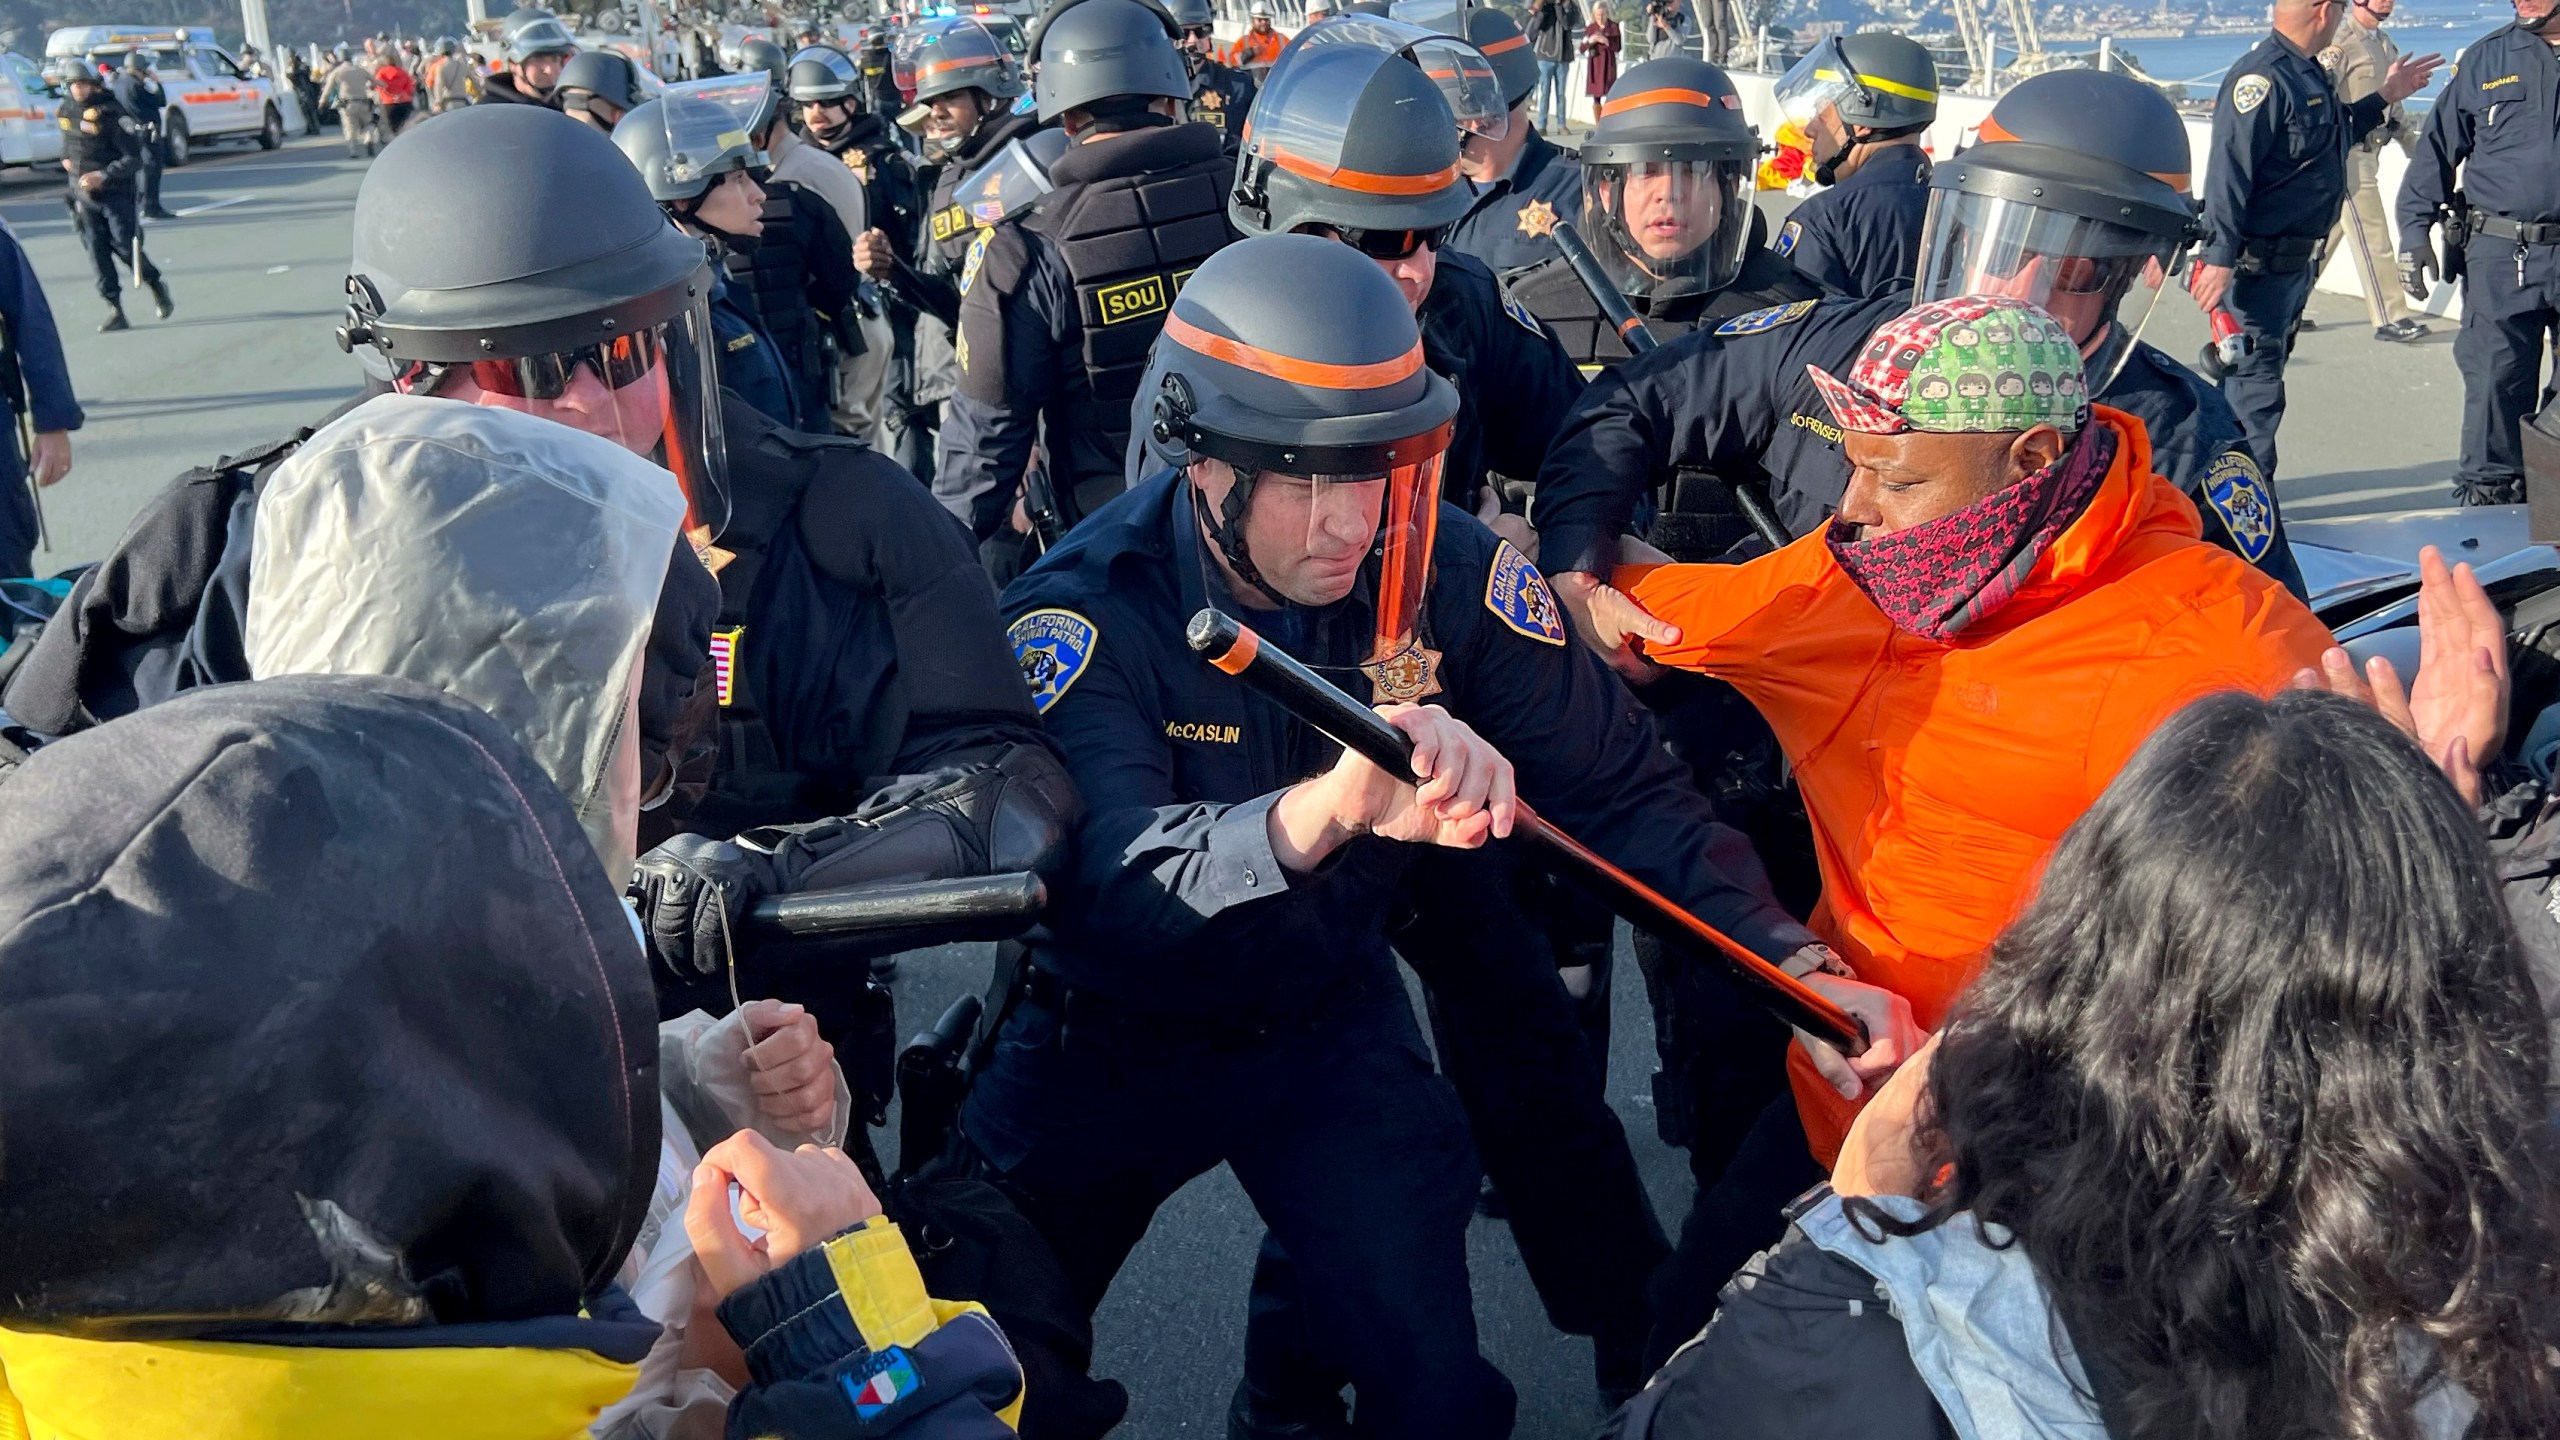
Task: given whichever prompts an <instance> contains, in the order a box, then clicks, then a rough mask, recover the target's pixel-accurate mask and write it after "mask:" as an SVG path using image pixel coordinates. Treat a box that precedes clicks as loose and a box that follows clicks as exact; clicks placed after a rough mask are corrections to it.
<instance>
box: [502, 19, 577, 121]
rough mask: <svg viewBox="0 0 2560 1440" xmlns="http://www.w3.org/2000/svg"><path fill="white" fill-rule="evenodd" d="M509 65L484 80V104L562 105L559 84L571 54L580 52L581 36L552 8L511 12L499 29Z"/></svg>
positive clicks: (553, 106)
mask: <svg viewBox="0 0 2560 1440" xmlns="http://www.w3.org/2000/svg"><path fill="white" fill-rule="evenodd" d="M499 44H500V45H501V46H503V47H504V53H505V55H506V57H507V69H505V70H503V71H501V72H500V73H498V74H495V75H492V76H490V77H489V78H488V79H486V80H484V81H482V82H481V83H480V100H479V103H480V104H483V105H543V106H548V107H550V108H551V109H554V110H557V109H559V108H560V98H559V95H558V94H557V92H556V89H555V87H556V86H557V85H558V84H559V81H560V71H561V69H562V68H563V67H564V66H566V65H567V64H568V63H569V57H570V56H572V55H575V54H577V53H578V41H577V38H576V37H575V36H573V35H571V34H570V33H569V27H568V26H566V25H563V24H561V23H560V21H559V18H558V17H557V16H555V15H553V14H552V13H551V12H550V11H548V10H536V9H533V8H531V7H527V8H524V9H520V10H517V11H516V12H514V13H513V14H511V15H509V16H507V18H506V22H505V25H504V27H503V28H502V29H501V30H500V31H499Z"/></svg>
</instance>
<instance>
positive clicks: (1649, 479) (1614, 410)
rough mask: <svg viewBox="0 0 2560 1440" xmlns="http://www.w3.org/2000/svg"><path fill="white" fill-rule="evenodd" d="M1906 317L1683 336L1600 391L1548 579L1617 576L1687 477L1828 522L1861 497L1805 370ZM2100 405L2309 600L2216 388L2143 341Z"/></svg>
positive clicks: (1551, 491)
mask: <svg viewBox="0 0 2560 1440" xmlns="http://www.w3.org/2000/svg"><path fill="white" fill-rule="evenodd" d="M1907 308H1909V301H1908V299H1907V298H1906V297H1903V296H1899V295H1889V296H1879V297H1876V298H1873V299H1867V300H1849V299H1829V300H1819V301H1815V300H1799V301H1796V302H1795V303H1793V304H1790V305H1783V306H1778V307H1775V308H1773V309H1768V310H1762V311H1758V312H1755V313H1753V314H1750V315H1745V316H1742V317H1739V318H1737V319H1734V320H1728V321H1726V322H1725V323H1724V324H1722V325H1719V326H1717V327H1716V328H1715V329H1713V330H1700V331H1696V332H1694V333H1692V334H1689V335H1686V336H1683V337H1681V338H1680V339H1678V340H1676V341H1673V342H1672V343H1671V344H1668V345H1665V346H1663V347H1662V348H1661V349H1659V350H1657V351H1655V352H1653V353H1652V354H1650V355H1645V356H1640V357H1638V358H1636V359H1634V360H1631V361H1628V362H1626V363H1624V364H1622V365H1619V366H1616V367H1614V368H1612V369H1611V370H1609V371H1608V372H1607V373H1605V374H1603V375H1602V376H1601V377H1600V378H1598V379H1597V380H1595V381H1593V382H1592V385H1591V388H1590V390H1588V391H1587V392H1585V394H1584V396H1583V401H1582V404H1581V405H1580V406H1578V407H1577V408H1576V409H1575V411H1574V413H1573V415H1572V416H1571V417H1570V418H1568V419H1567V420H1566V422H1565V428H1564V431H1563V433H1561V434H1559V435H1558V436H1557V437H1556V439H1555V442H1554V444H1553V445H1551V446H1550V447H1549V449H1548V451H1547V465H1546V468H1545V469H1544V470H1543V471H1541V472H1540V473H1539V477H1538V530H1539V542H1538V543H1539V553H1540V554H1541V555H1543V556H1545V557H1546V559H1547V562H1548V565H1549V568H1551V569H1555V570H1559V571H1562V570H1580V571H1587V572H1589V573H1592V574H1598V575H1606V574H1607V573H1609V570H1610V568H1611V567H1612V566H1614V565H1615V564H1616V563H1617V554H1618V536H1619V535H1620V534H1622V533H1625V532H1626V531H1627V530H1628V529H1629V528H1630V527H1631V525H1632V523H1633V521H1634V520H1635V518H1636V516H1637V513H1638V511H1639V509H1640V508H1641V507H1642V505H1643V503H1644V501H1645V499H1646V492H1647V491H1648V490H1649V489H1651V488H1652V487H1653V486H1654V485H1656V484H1657V483H1660V482H1662V481H1664V480H1666V479H1667V478H1668V477H1670V476H1671V475H1673V474H1674V473H1675V472H1684V473H1694V472H1707V473H1709V474H1712V475H1716V476H1721V477H1723V478H1725V479H1726V480H1728V481H1730V480H1734V479H1743V480H1760V481H1763V482H1765V483H1767V484H1768V486H1769V488H1770V493H1771V498H1772V500H1773V501H1774V503H1775V505H1776V508H1777V511H1778V517H1779V520H1780V521H1781V523H1783V524H1784V525H1785V526H1786V528H1787V530H1788V532H1789V533H1790V534H1795V535H1802V534H1805V533H1807V532H1808V531H1810V530H1812V529H1813V528H1814V527H1816V526H1818V525H1821V524H1823V523H1824V522H1825V521H1827V520H1828V519H1829V518H1830V515H1831V512H1832V511H1833V510H1835V509H1837V508H1838V507H1839V504H1840V497H1841V496H1842V495H1843V494H1844V493H1846V492H1847V490H1848V488H1849V462H1848V458H1847V457H1846V456H1845V455H1843V454H1842V453H1841V449H1840V429H1839V427H1838V426H1837V425H1835V424H1834V423H1832V419H1831V411H1830V409H1829V407H1828V406H1826V405H1824V404H1823V401H1822V397H1821V395H1820V394H1818V393H1817V392H1816V391H1815V390H1814V388H1813V382H1812V380H1811V379H1810V378H1809V377H1808V376H1807V374H1806V372H1805V367H1806V366H1807V365H1809V364H1810V365H1819V366H1822V367H1823V368H1824V369H1826V370H1830V371H1832V372H1833V373H1838V372H1839V367H1841V366H1844V365H1847V364H1849V363H1851V362H1852V361H1853V360H1855V359H1856V357H1857V354H1858V352H1859V350H1860V349H1862V348H1864V346H1865V345H1866V342H1867V337H1868V336H1870V335H1872V334H1874V333H1875V330H1876V327H1877V326H1879V325H1882V324H1883V323H1884V322H1885V321H1887V320H1890V319H1892V318H1893V317H1894V316H1896V315H1899V314H1901V313H1902V312H1903V311H1904V310H1905V309H1907ZM2095 398H2096V399H2097V401H2098V402H2099V403H2100V404H2103V405H2111V406H2113V407H2115V408H2116V409H2119V410H2122V411H2125V412H2126V413H2128V414H2130V415H2132V416H2133V417H2134V418H2136V419H2138V420H2140V421H2142V423H2143V425H2144V427H2145V428H2146V429H2147V430H2149V431H2150V433H2151V444H2152V466H2153V468H2154V469H2155V470H2157V471H2158V472H2159V473H2160V474H2161V475H2162V476H2164V477H2166V478H2167V479H2168V480H2169V481H2171V482H2172V483H2174V484H2175V485H2177V486H2178V488H2179V489H2181V490H2184V491H2185V492H2186V493H2187V495H2188V498H2190V499H2192V500H2194V501H2195V502H2196V508H2197V509H2198V510H2199V511H2201V512H2203V517H2204V531H2205V538H2207V539H2209V540H2211V541H2213V542H2214V543H2215V544H2218V545H2220V546H2222V547H2223V548H2225V549H2227V550H2230V551H2232V552H2233V553H2235V554H2237V555H2239V556H2240V557H2241V558H2242V559H2244V560H2247V561H2248V562H2249V563H2251V564H2253V565H2256V566H2257V567H2258V568H2260V569H2262V570H2264V571H2266V572H2267V573H2268V574H2270V575H2273V576H2274V577H2276V578H2277V579H2278V580H2281V581H2283V582H2284V584H2285V585H2286V586H2287V587H2288V588H2289V589H2291V590H2293V591H2294V593H2295V594H2297V595H2299V594H2301V593H2302V591H2303V582H2302V572H2301V569H2300V567H2299V566H2297V565H2296V564H2295V563H2294V558H2293V551H2292V548H2291V546H2289V545H2288V544H2287V543H2286V540H2285V533H2284V515H2283V512H2282V511H2281V510H2279V509H2278V508H2277V505H2276V497H2275V487H2273V486H2271V485H2269V484H2267V483H2266V480H2265V477H2264V475H2263V474H2262V473H2261V471H2260V469H2259V467H2258V465H2257V462H2256V461H2255V460H2254V459H2253V458H2252V455H2251V451H2250V449H2249V446H2248V442H2247V437H2246V436H2245V435H2244V434H2243V433H2242V431H2241V428H2240V425H2239V422H2238V420H2237V419H2236V418H2234V416H2233V414H2232V412H2231V408H2230V407H2229V406H2228V405H2226V404H2224V403H2223V401H2222V397H2221V396H2219V395H2217V394H2215V393H2214V391H2213V388H2212V387H2211V386H2210V385H2207V384H2206V383H2205V382H2204V380H2203V378H2202V377H2200V376H2198V375H2197V374H2196V373H2195V372H2194V371H2192V370H2189V369H2187V368H2186V367H2185V366H2182V365H2180V364H2178V363H2177V362H2176V361H2174V360H2172V359H2170V358H2169V357H2168V356H2166V355H2163V354H2161V353H2160V352H2159V351H2158V350H2156V349H2154V348H2152V347H2151V346H2149V345H2145V344H2141V343H2138V342H2137V343H2136V344H2135V346H2134V347H2133V352H2132V353H2131V354H2130V355H2128V356H2127V357H2126V358H2125V362H2124V364H2123V366H2122V367H2120V368H2119V369H2118V370H2117V372H2116V374H2115V377H2114V378H2113V379H2111V380H2109V381H2108V382H2107V384H2106V387H2105V388H2104V389H2102V390H2100V391H2099V392H2098V393H2097V395H2096V396H2095ZM1675 553H1677V552H1676V551H1675ZM1682 558H1706V557H1703V556H1683V557H1682Z"/></svg>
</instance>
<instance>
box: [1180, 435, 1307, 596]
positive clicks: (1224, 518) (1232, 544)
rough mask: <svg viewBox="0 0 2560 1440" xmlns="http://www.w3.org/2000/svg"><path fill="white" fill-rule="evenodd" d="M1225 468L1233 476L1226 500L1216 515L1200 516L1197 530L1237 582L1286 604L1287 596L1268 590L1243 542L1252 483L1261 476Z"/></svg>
mask: <svg viewBox="0 0 2560 1440" xmlns="http://www.w3.org/2000/svg"><path fill="white" fill-rule="evenodd" d="M1228 468H1229V469H1230V470H1232V471H1233V472H1234V474H1235V477H1236V479H1235V483H1234V484H1233V485H1230V486H1228V487H1227V496H1226V498H1225V499H1223V500H1221V501H1219V502H1218V513H1217V514H1215V515H1202V516H1201V517H1200V525H1201V528H1202V529H1205V530H1207V531H1208V532H1209V538H1210V539H1211V540H1214V541H1216V542H1217V545H1218V553H1219V554H1221V555H1223V556H1225V557H1227V565H1228V567H1229V568H1231V569H1233V570H1234V571H1235V572H1236V577H1237V578H1238V579H1240V580H1242V581H1244V583H1246V584H1247V585H1250V586H1252V587H1253V588H1254V589H1256V590H1259V591H1261V592H1262V593H1263V594H1264V595H1266V596H1269V597H1270V598H1271V599H1273V600H1277V601H1279V602H1281V603H1282V604H1287V603H1288V597H1286V596H1284V595H1282V594H1281V593H1280V592H1279V591H1277V590H1274V589H1272V588H1271V583H1270V582H1269V581H1267V580H1265V579H1263V578H1262V571H1261V570H1259V569H1257V568H1256V567H1255V566H1254V563H1253V551H1252V550H1251V549H1250V548H1249V547H1248V545H1247V543H1246V541H1245V535H1244V515H1245V511H1247V510H1248V509H1251V508H1252V506H1253V486H1254V482H1255V481H1257V480H1259V479H1261V478H1262V477H1261V476H1260V475H1259V474H1257V473H1256V472H1254V471H1251V470H1246V469H1243V468H1241V467H1238V466H1229V467H1228ZM1191 483H1192V487H1193V489H1192V494H1193V496H1194V499H1195V505H1194V508H1195V509H1196V508H1197V505H1196V500H1197V497H1198V494H1199V489H1198V487H1199V484H1200V482H1199V481H1197V480H1194V481H1192V482H1191Z"/></svg>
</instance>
